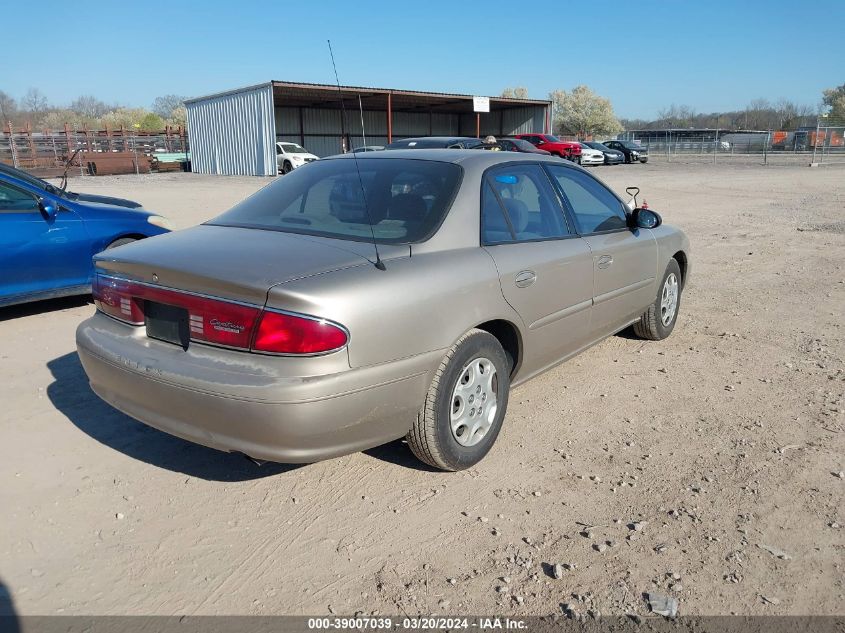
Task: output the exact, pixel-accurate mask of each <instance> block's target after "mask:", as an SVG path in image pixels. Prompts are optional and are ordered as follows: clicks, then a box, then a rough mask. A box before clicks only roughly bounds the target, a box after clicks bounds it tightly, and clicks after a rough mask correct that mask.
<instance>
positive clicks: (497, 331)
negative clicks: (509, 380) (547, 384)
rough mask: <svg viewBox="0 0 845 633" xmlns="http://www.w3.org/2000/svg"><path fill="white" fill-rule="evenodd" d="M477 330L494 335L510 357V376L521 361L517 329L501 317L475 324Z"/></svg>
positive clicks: (520, 346) (520, 347) (520, 345)
mask: <svg viewBox="0 0 845 633" xmlns="http://www.w3.org/2000/svg"><path fill="white" fill-rule="evenodd" d="M476 327H477V328H478V329H479V330H484V331H485V332H489V333H490V334H492V335H493V336H495V337H496V338H497V339H498V341H499V343H501V345H502V348H504V350H505V352H506V353H507V354H508V356H509V357H510V359H511V376H513V375H514V374H515V373H516V370H517V369H518V368H519V365H520V363H521V362H522V343H521V341H520V338H519V330H517V329H516V326H515V325H514V324H513V323H511V322H510V321H505V320H503V319H496V320H495V321H487V322H486V323H482V324H481V325H477V326H476Z"/></svg>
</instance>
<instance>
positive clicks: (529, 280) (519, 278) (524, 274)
mask: <svg viewBox="0 0 845 633" xmlns="http://www.w3.org/2000/svg"><path fill="white" fill-rule="evenodd" d="M535 281H537V273H535V272H534V271H533V270H523V271H521V272H519V273H517V275H516V279H514V282H515V283H516V287H517V288H527V287H528V286H530V285H531V284H533V283H534V282H535Z"/></svg>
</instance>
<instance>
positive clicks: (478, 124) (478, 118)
mask: <svg viewBox="0 0 845 633" xmlns="http://www.w3.org/2000/svg"><path fill="white" fill-rule="evenodd" d="M475 138H481V112H476V113H475Z"/></svg>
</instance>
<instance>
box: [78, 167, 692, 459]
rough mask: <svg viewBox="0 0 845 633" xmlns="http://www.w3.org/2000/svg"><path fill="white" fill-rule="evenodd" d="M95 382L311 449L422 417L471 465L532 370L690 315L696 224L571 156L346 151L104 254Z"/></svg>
mask: <svg viewBox="0 0 845 633" xmlns="http://www.w3.org/2000/svg"><path fill="white" fill-rule="evenodd" d="M96 270H97V274H96V280H95V283H94V295H95V300H96V305H97V312H96V314H95V315H94V316H92V317H91V318H89V319H88V320H86V321H85V322H83V323H82V324H81V325H80V326H79V329H78V330H77V346H78V349H79V356H80V358H81V360H82V364H83V366H84V368H85V371H86V372H87V374H88V377H89V379H90V382H91V386H92V388H93V389H94V391H95V392H96V393H97V394H98V395H99V396H100V397H102V398H103V399H104V400H105V401H107V402H108V403H110V404H111V405H113V406H114V407H116V408H117V409H119V410H121V411H123V412H124V413H126V414H128V415H130V416H132V417H134V418H137V419H138V420H140V421H142V422H144V423H146V424H149V425H150V426H153V427H156V428H158V429H161V430H163V431H166V432H168V433H171V434H173V435H177V436H179V437H183V438H186V439H188V440H192V441H194V442H197V443H200V444H204V445H206V446H211V447H214V448H218V449H221V450H224V451H237V452H241V453H244V454H246V455H248V456H251V457H253V458H255V459H260V460H271V461H279V462H312V461H316V460H320V459H325V458H329V457H334V456H338V455H343V454H346V453H351V452H355V451H360V450H363V449H366V448H370V447H373V446H376V445H379V444H383V443H385V442H389V441H391V440H395V439H397V438H401V437H406V438H407V441H408V444H409V446H410V447H411V450H412V451H413V452H414V453H415V454H416V455H417V456H418V457H419V458H420V459H422V460H423V461H425V462H427V463H429V464H431V465H433V466H436V467H439V468H442V469H446V470H458V469H462V468H467V467H469V466H472V465H473V464H475V463H477V462H478V461H479V460H480V459H481V458H482V457H484V455H485V454H486V453H487V452H488V451H489V450H490V448H491V446H492V445H493V443H494V441H495V440H496V436H497V435H498V434H499V431H500V429H501V428H502V423H503V420H504V418H505V412H506V409H507V405H508V393H509V391H510V389H511V387H513V386H516V385H518V384H520V383H522V382H525V381H526V380H528V379H529V378H531V377H533V376H536V375H537V374H539V373H540V372H543V371H545V370H547V369H549V368H551V367H554V366H555V365H557V364H558V363H560V362H561V361H564V360H566V359H567V358H570V357H572V356H574V355H575V354H577V353H579V352H581V351H583V350H585V349H587V348H588V347H590V346H591V345H593V344H595V343H597V342H598V341H601V340H602V339H603V338H605V337H607V336H609V335H611V334H613V333H614V332H618V331H619V330H621V329H623V328H626V327H628V326H630V325H632V324H633V326H634V330H635V332H636V333H637V334H638V335H640V336H642V337H644V338H647V339H652V340H659V339H662V338H665V337H666V336H668V335H669V334H670V333H671V332H672V329H673V328H674V326H675V322H676V319H677V316H678V307H679V304H680V298H681V290H682V288H683V287H684V283H685V281H686V279H687V277H688V275H689V271H690V263H689V242H688V240H687V238H686V236H685V235H684V234H683V233H682V232H681V231H679V230H678V229H675V228H671V227H669V226H666V225H663V224H662V223H661V218H660V216H659V215H657V214H656V213H655V212H653V211H650V210H648V209H633V210H632V209H630V208H629V206H627V205H626V204H625V203H624V202H623V201H622V199H620V198H619V197H618V196H617V195H616V194H615V193H614V192H612V191H611V190H610V189H609V188H608V187H606V186H605V185H604V184H603V183H602V182H601V181H600V180H598V179H597V178H595V177H594V176H592V175H591V174H589V173H587V171H586V170H584V169H582V168H580V167H578V166H576V165H573V164H571V163H564V162H562V161H560V160H559V159H556V158H554V157H544V156H535V155H525V156H520V155H515V154H513V153H505V152H478V151H472V150H405V151H402V150H397V151H390V152H368V153H365V154H360V155H358V156H357V158H356V157H354V156H352V155H347V156H339V157H334V158H329V159H324V160H320V161H317V162H314V163H312V164H309V165H306V166H305V167H304V168H302V169H297V170H295V171H294V172H292V173H291V174H290V175H288V176H286V177H285V178H284V179H280V180H278V181H276V182H274V183H272V184H270V185H268V186H267V187H265V188H264V189H262V190H260V191H259V192H257V193H256V194H254V195H253V196H252V197H250V198H248V199H247V200H245V201H243V202H241V203H240V204H238V205H237V206H235V207H234V208H232V209H231V210H229V211H227V212H226V213H224V214H223V215H221V216H219V217H217V218H215V219H213V220H211V221H209V222H206V223H205V224H202V225H200V226H197V227H194V228H191V229H188V230H184V231H178V232H175V233H171V234H168V235H164V236H161V237H157V238H154V239H151V240H144V241H142V242H138V243H137V244H131V245H128V246H125V247H122V248H120V249H117V250H114V251H105V252H104V253H101V254H100V255H98V256H97V257H96Z"/></svg>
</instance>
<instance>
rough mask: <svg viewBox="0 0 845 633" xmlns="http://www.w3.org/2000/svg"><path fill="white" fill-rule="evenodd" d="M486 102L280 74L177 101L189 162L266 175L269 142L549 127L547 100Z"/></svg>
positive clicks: (311, 144) (372, 141) (329, 150)
mask: <svg viewBox="0 0 845 633" xmlns="http://www.w3.org/2000/svg"><path fill="white" fill-rule="evenodd" d="M341 100H342V102H343V107H344V108H345V110H346V117H345V119H344V118H343V117H342V109H341ZM489 102H490V111H489V112H481V113H476V112H475V111H474V104H473V96H472V95H462V94H449V93H439V92H421V91H414V90H394V89H390V88H365V87H359V86H341V87H340V89H338V87H337V86H332V85H325V84H310V83H293V82H287V81H271V82H268V83H266V84H259V85H256V86H249V87H246V88H239V89H236V90H230V91H227V92H221V93H217V94H213V95H208V96H205V97H197V98H195V99H189V100H187V101H186V102H185V105H186V107H187V111H188V135H189V139H190V143H191V162H192V167H193V170H194V171H195V172H199V173H207V174H227V175H236V174H240V175H258V176H262V175H263V176H270V175H274V174H275V173H276V152H275V143H276V141H293V142H295V143H299V144H300V145H302V146H303V147H305V148H306V149H308V151H310V152H312V153H314V154H316V155H317V156H321V157H322V156H330V155H332V154H338V153H341V152H343V151H344V150H349V149H352V148H356V147H360V146H363V145H387V144H388V143H390V142H392V141H394V140H398V139H401V138H407V137H412V136H486V135H488V134H493V135H495V136H507V135H511V134H520V133H531V132H535V133H536V132H547V131H548V130H549V128H550V116H551V103H550V102H549V101H541V100H535V99H507V98H503V97H490V98H489ZM362 122H363V127H362Z"/></svg>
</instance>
